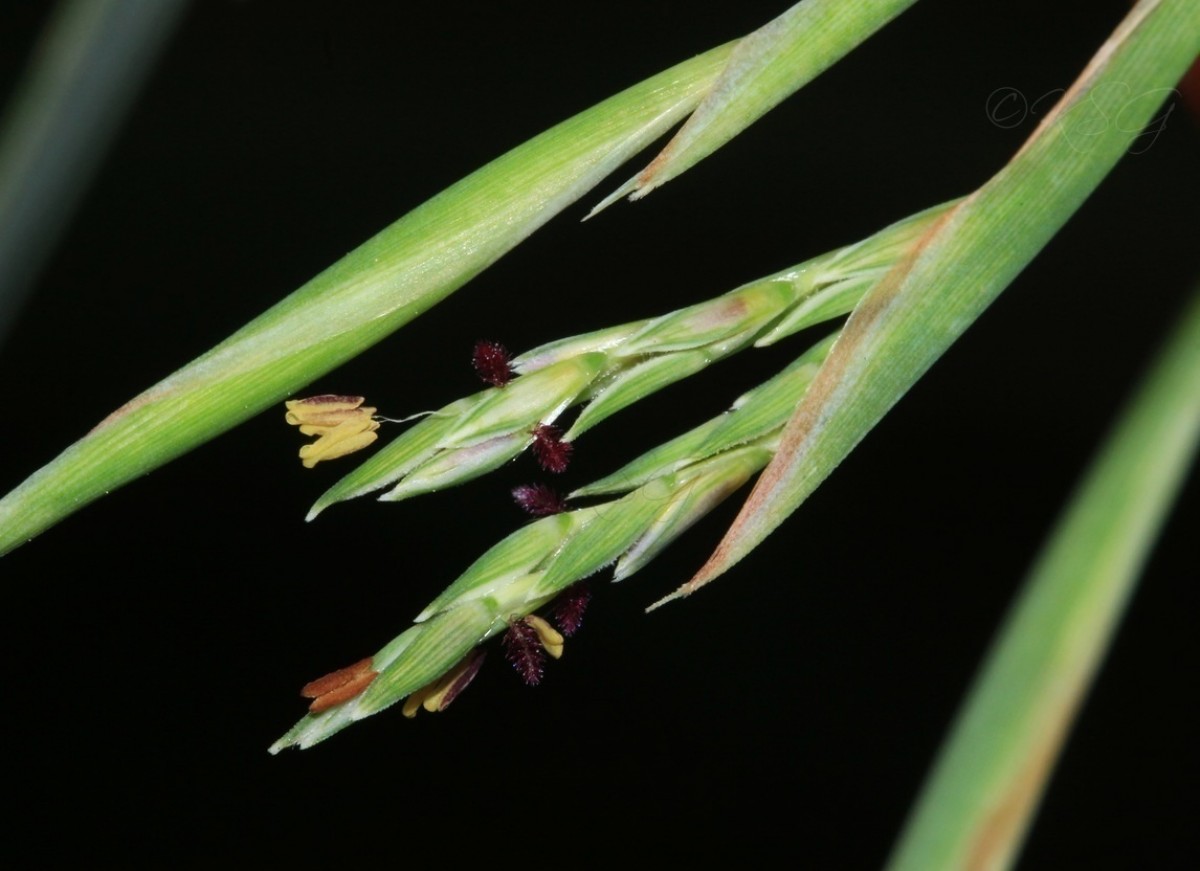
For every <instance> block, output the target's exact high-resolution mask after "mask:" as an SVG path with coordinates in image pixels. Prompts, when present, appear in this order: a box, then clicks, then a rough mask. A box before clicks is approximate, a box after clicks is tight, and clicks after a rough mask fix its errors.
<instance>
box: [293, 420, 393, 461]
mask: <svg viewBox="0 0 1200 871" xmlns="http://www.w3.org/2000/svg"><path fill="white" fill-rule="evenodd" d="M377 429H379V421H377V420H372V419H371V418H369V417H365V418H358V419H355V418H350V419H348V420H344V421H342V422H341V423H339V424H338V425H337V426H335V427H334V428H333V429H331V430H330V431H329V432H327V433H325V434H324V435H323V436H321V437H320V438H319V439H317V440H316V441H315V442H313V443H312V444H311V445H304V446H303V447H301V448H300V459H301V460H303V461H304V466H305V468H307V469H311V468H312V467H313V466H315V465H316V464H317V463H319V462H321V461H322V460H336V459H337V458H338V457H344V456H346V454H352V453H354V452H355V451H360V450H362V449H363V448H365V447H366V446H367V445H369V444H371V442H373V441H375V439H377V438H379V436H378V435H377V434H376V432H375V430H377Z"/></svg>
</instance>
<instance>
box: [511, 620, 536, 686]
mask: <svg viewBox="0 0 1200 871" xmlns="http://www.w3.org/2000/svg"><path fill="white" fill-rule="evenodd" d="M503 643H504V656H505V658H506V659H508V661H509V662H511V663H512V666H513V668H515V669H516V670H517V674H519V675H520V676H521V679H522V680H524V681H525V683H526V684H528V685H529V686H531V687H535V686H537V685H538V684H539V683H541V682H542V669H543V668H544V667H545V665H546V650H545V648H543V647H542V642H541V639H540V638H538V634H537V630H536V629H534V628H533V627H532V626H530V625H529V624H528V623H526V622H525V619H524V618H521V619H520V620H516V621H514V622H513V623H510V624H509V626H508V631H507V632H505V633H504V642H503Z"/></svg>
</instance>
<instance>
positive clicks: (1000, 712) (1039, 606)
mask: <svg viewBox="0 0 1200 871" xmlns="http://www.w3.org/2000/svg"><path fill="white" fill-rule="evenodd" d="M1198 437H1200V285H1198V286H1197V287H1196V290H1195V292H1194V293H1193V297H1192V300H1191V303H1190V305H1189V307H1188V309H1187V311H1186V312H1185V314H1184V317H1183V318H1182V320H1181V322H1180V324H1179V327H1178V329H1177V330H1176V333H1175V335H1174V336H1173V338H1172V339H1171V340H1170V342H1169V343H1168V345H1167V346H1166V348H1165V350H1164V351H1163V353H1162V355H1161V357H1160V359H1159V361H1158V363H1157V365H1156V366H1155V367H1154V369H1153V371H1152V373H1151V375H1150V377H1149V378H1148V379H1147V381H1146V383H1145V384H1144V386H1143V387H1142V389H1141V390H1140V391H1139V392H1138V394H1137V396H1136V398H1135V399H1134V401H1133V403H1132V404H1131V405H1130V406H1129V408H1128V409H1127V410H1126V412H1125V413H1124V415H1123V416H1122V417H1121V420H1120V423H1119V425H1118V426H1117V428H1116V431H1115V432H1114V433H1113V434H1112V436H1111V437H1110V438H1109V440H1108V442H1107V444H1106V445H1105V446H1104V448H1103V450H1102V451H1101V453H1100V455H1099V457H1098V458H1097V459H1096V461H1095V463H1094V464H1093V466H1092V469H1091V471H1090V473H1089V474H1088V475H1087V476H1086V478H1085V480H1084V483H1083V486H1082V487H1081V488H1080V489H1079V491H1078V492H1077V493H1076V495H1075V498H1074V499H1073V500H1072V502H1071V504H1070V507H1069V508H1068V510H1067V512H1066V513H1065V515H1064V516H1063V518H1062V519H1061V521H1060V522H1059V524H1058V526H1057V528H1056V530H1055V532H1054V533H1053V535H1052V536H1051V538H1050V540H1049V544H1048V546H1047V547H1046V549H1045V550H1044V552H1043V553H1042V555H1041V557H1040V558H1039V559H1038V561H1037V563H1036V564H1035V566H1034V568H1033V570H1032V572H1031V573H1030V576H1029V579H1028V580H1027V581H1026V583H1025V588H1024V591H1023V592H1022V593H1021V596H1020V598H1019V599H1018V601H1017V603H1016V605H1015V607H1014V608H1013V610H1012V612H1011V614H1010V615H1009V617H1008V619H1007V620H1006V622H1005V625H1004V628H1003V629H1002V630H1001V632H1000V634H999V636H998V638H997V639H996V642H995V644H994V646H993V648H992V651H991V653H990V654H989V656H988V658H987V661H986V663H985V664H984V666H983V669H982V671H981V672H980V673H979V676H978V678H977V679H976V682H975V686H974V688H973V689H972V690H971V693H970V695H969V696H968V698H967V701H966V703H965V705H964V706H963V709H962V710H961V711H960V713H959V715H958V720H957V723H956V724H955V726H954V728H953V730H952V732H951V734H950V737H949V739H948V740H947V742H946V744H945V746H944V747H943V749H942V751H941V753H940V754H939V758H938V761H937V763H936V764H935V766H934V769H933V772H932V774H931V775H930V778H929V781H928V783H927V784H926V785H925V787H924V789H923V791H922V794H921V797H920V799H919V801H918V803H917V805H916V807H915V809H914V811H913V814H912V817H911V818H910V820H909V823H908V825H907V827H906V829H905V831H904V834H903V835H902V837H901V839H900V842H899V845H898V846H897V848H896V851H895V854H894V855H893V857H892V859H891V862H890V863H889V865H888V867H889V868H890V869H893V871H909V869H911V871H938V869H959V868H972V869H976V868H978V869H984V868H987V869H999V868H1007V867H1009V866H1010V865H1011V864H1012V862H1013V860H1014V858H1015V857H1016V854H1017V851H1018V850H1019V849H1020V846H1021V843H1022V841H1023V840H1024V837H1025V833H1026V831H1027V830H1028V827H1029V823H1030V820H1031V819H1032V817H1033V814H1034V812H1035V811H1036V809H1037V806H1038V803H1039V801H1040V800H1041V796H1042V794H1043V792H1044V790H1045V786H1046V782H1047V780H1048V779H1049V777H1050V774H1051V772H1052V770H1053V768H1054V764H1055V761H1056V760H1057V758H1058V756H1059V753H1060V751H1061V749H1062V746H1063V743H1064V741H1065V740H1066V737H1067V734H1068V732H1069V730H1070V727H1071V723H1072V721H1073V720H1074V719H1075V716H1076V714H1077V713H1078V711H1079V708H1080V705H1081V704H1082V702H1083V699H1084V697H1085V696H1086V694H1087V691H1088V688H1089V686H1090V685H1091V683H1092V680H1093V679H1094V677H1095V675H1096V672H1097V670H1098V669H1099V667H1100V664H1101V662H1102V660H1103V658H1104V654H1105V652H1106V651H1107V649H1108V646H1109V644H1110V643H1111V641H1112V638H1113V635H1114V633H1115V631H1116V627H1117V624H1118V622H1119V620H1120V618H1121V614H1122V613H1123V611H1124V610H1125V606H1126V604H1127V602H1128V601H1129V598H1130V595H1131V594H1132V592H1133V589H1134V586H1135V585H1136V583H1137V579H1138V575H1139V574H1140V572H1141V569H1142V565H1143V564H1144V562H1145V560H1146V557H1147V555H1148V554H1149V552H1150V549H1151V547H1152V546H1153V544H1154V541H1155V539H1156V538H1157V536H1158V533H1159V530H1160V529H1161V528H1162V525H1163V522H1164V520H1165V519H1166V516H1167V514H1168V511H1169V509H1170V507H1171V504H1172V502H1173V501H1174V499H1175V497H1176V495H1177V494H1178V492H1179V490H1180V489H1181V487H1182V485H1183V482H1184V481H1185V480H1186V478H1187V472H1188V467H1189V465H1190V463H1191V461H1192V458H1193V456H1194V454H1195V451H1196V443H1197V438H1198Z"/></svg>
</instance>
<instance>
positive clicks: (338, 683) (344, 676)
mask: <svg viewBox="0 0 1200 871" xmlns="http://www.w3.org/2000/svg"><path fill="white" fill-rule="evenodd" d="M373 664H374V663H373V661H372V659H371V657H369V656H368V657H367V658H366V659H360V660H359V661H358V662H356V663H354V665H348V666H346V667H345V668H339V669H338V670H337V671H332V672H330V673H329V674H327V675H325V676H324V677H319V678H317V679H316V680H314V681H309V682H308V683H306V684H305V685H304V686H303V687H302V688H301V690H300V695H302V696H304V697H305V698H308V699H312V700H313V701H312V704H311V705H309V706H308V710H309V712H310V713H313V714H319V713H321V711H325V710H328V709H329V708H332V707H333V706H334V705H340V704H341V703H342V702H348V701H350V699H352V698H354V697H355V696H357V695H358V694H359V693H361V692H362V691H363V690H365V689H366V688H367V687H368V686H369V685H370V683H371V681H373V680H375V678H376V677H377V676H378V674H379V672H377V671H375V670H374V669H373V668H372V665H373Z"/></svg>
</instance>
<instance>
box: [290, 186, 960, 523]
mask: <svg viewBox="0 0 1200 871" xmlns="http://www.w3.org/2000/svg"><path fill="white" fill-rule="evenodd" d="M952 205H953V203H948V204H944V205H940V206H935V207H934V208H931V209H927V210H926V211H924V212H920V213H918V214H916V215H913V216H910V217H908V218H905V219H904V220H902V221H898V222H897V223H895V224H892V225H890V226H888V227H886V228H884V229H883V230H881V231H880V232H878V233H876V234H875V235H873V236H870V237H868V238H867V239H865V240H863V241H861V242H858V243H856V244H854V245H849V246H846V247H844V248H838V249H836V250H834V251H831V252H828V253H826V254H823V255H820V256H818V257H814V258H813V259H811V260H808V261H805V262H804V263H801V264H799V265H798V266H794V267H791V268H790V269H785V270H783V271H781V272H778V273H775V274H774V275H770V276H768V277H766V278H763V279H760V280H758V281H753V282H750V283H749V284H746V285H743V286H742V287H739V288H737V289H736V290H733V291H731V292H729V293H726V294H724V295H723V296H719V297H716V298H715V299H710V300H707V301H706V302H702V303H698V304H697V305H693V306H689V307H687V308H684V309H680V310H678V311H674V312H671V313H669V314H666V315H663V316H661V317H658V318H652V319H648V320H642V321H635V322H633V323H628V324H623V325H621V326H619V327H612V328H608V329H604V330H599V331H596V332H593V333H587V334H584V335H581V336H574V337H572V338H569V339H563V340H561V341H557V342H552V343H550V344H546V345H542V346H540V347H538V348H534V349H533V350H532V351H529V352H527V353H525V354H522V355H520V356H518V357H517V358H515V359H514V360H513V361H512V365H513V368H514V370H515V371H516V372H517V373H518V375H519V377H517V378H514V379H513V380H512V381H511V382H509V383H508V384H506V385H504V386H503V387H494V388H491V389H488V390H484V391H481V392H480V393H477V394H475V395H474V396H470V397H467V398H465V399H460V400H458V401H457V402H454V403H452V404H450V405H447V406H446V407H445V408H442V409H441V410H440V411H437V412H435V413H433V414H432V415H430V416H428V417H427V418H425V419H424V420H423V421H421V422H420V423H418V424H417V425H415V426H413V427H411V428H410V429H408V430H407V431H406V432H405V433H404V434H403V435H401V436H400V437H399V438H397V439H395V440H394V441H392V442H391V443H390V444H389V445H387V446H386V447H385V448H383V449H382V450H381V451H379V452H378V453H377V454H375V456H374V457H372V458H371V459H369V460H367V461H366V462H365V463H363V464H362V465H361V466H359V468H358V469H356V470H355V471H353V472H351V473H350V474H349V475H347V476H346V477H345V478H343V479H342V480H340V481H339V482H338V483H337V484H335V485H334V486H333V487H332V488H330V489H329V490H328V491H327V492H326V493H325V494H324V495H323V496H321V498H320V499H319V500H318V501H317V503H316V505H314V506H313V509H312V511H311V512H310V513H309V519H312V518H313V517H315V516H316V515H317V514H319V513H320V512H321V511H323V510H324V509H325V508H327V507H328V506H330V505H332V504H334V503H336V502H342V501H345V500H347V499H352V498H354V497H356V496H362V495H364V494H366V493H370V492H373V491H376V490H380V489H383V488H385V487H391V489H390V490H389V491H388V492H387V493H385V494H384V495H383V496H381V497H380V498H381V499H382V500H384V501H397V500H401V499H407V498H408V497H410V496H415V495H417V494H420V493H426V492H429V491H431V490H437V489H441V488H444V487H449V486H453V485H455V484H460V483H462V482H464V481H467V480H470V479H471V478H474V477H477V476H479V475H482V474H484V473H486V472H489V471H491V470H493V469H496V468H498V467H499V466H501V465H503V464H504V463H505V462H507V461H508V460H511V459H512V458H514V457H516V456H517V455H518V454H520V453H521V451H523V450H525V448H527V447H528V446H529V445H530V444H531V443H532V442H533V438H534V430H535V429H536V428H537V427H539V426H543V425H548V424H550V423H552V422H553V421H555V420H556V419H557V418H558V416H559V415H560V414H562V413H563V412H564V411H566V410H567V409H568V408H570V407H571V406H573V405H577V404H581V403H586V406H585V408H584V409H583V411H582V412H581V413H580V414H579V416H578V418H576V420H575V422H574V424H573V425H572V426H571V428H570V430H569V431H568V432H567V433H566V436H565V438H566V439H567V440H568V441H571V440H573V439H575V438H577V437H578V436H580V435H582V434H583V433H584V432H586V431H587V430H589V429H591V428H592V427H593V426H595V425H596V424H598V423H599V422H600V421H602V420H604V419H605V418H606V417H608V416H609V415H612V414H614V413H616V412H617V411H620V410H621V409H622V408H625V407H626V406H628V405H631V404H633V403H635V402H637V401H638V400H640V399H643V398H645V397H646V396H649V395H650V394H652V393H654V392H656V391H658V390H660V389H662V388H663V387H666V386H667V385H669V384H672V383H674V382H676V381H679V380H681V379H684V378H687V377H688V376H689V375H693V374H695V373H696V372H699V371H700V370H701V369H703V368H705V367H706V366H708V365H709V364H710V363H713V362H715V361H717V360H720V359H722V358H724V357H727V356H729V355H730V354H733V353H735V352H736V351H740V350H742V349H743V348H746V347H748V346H750V345H756V346H759V347H762V346H766V345H771V344H773V343H775V342H777V341H779V340H780V339H782V338H785V337H786V336H790V335H792V334H793V333H795V332H798V331H800V330H802V329H804V328H805V327H808V326H811V325H813V324H817V323H820V322H822V321H825V320H829V319H831V318H835V317H839V316H841V315H844V314H846V313H847V312H849V311H850V310H851V309H852V308H853V307H854V305H855V303H857V302H858V300H859V299H860V298H861V297H862V295H863V294H864V293H865V292H866V291H867V290H868V289H869V288H871V287H872V286H874V284H875V283H876V282H878V281H879V280H880V279H881V278H882V277H883V275H884V273H886V272H887V270H888V269H890V268H891V267H892V266H893V265H894V264H895V263H896V262H897V261H898V260H900V259H901V258H903V257H905V256H906V255H907V253H908V252H909V251H910V250H911V249H912V247H913V245H914V244H915V243H916V242H917V241H918V240H919V239H920V238H921V236H922V235H923V234H924V233H925V232H926V230H927V229H928V228H929V227H930V226H931V225H932V224H933V222H934V221H935V220H936V219H937V218H938V217H939V216H940V215H941V214H942V213H943V212H944V211H945V210H946V209H947V208H949V207H950V206H952Z"/></svg>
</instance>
